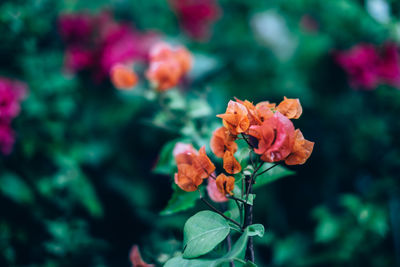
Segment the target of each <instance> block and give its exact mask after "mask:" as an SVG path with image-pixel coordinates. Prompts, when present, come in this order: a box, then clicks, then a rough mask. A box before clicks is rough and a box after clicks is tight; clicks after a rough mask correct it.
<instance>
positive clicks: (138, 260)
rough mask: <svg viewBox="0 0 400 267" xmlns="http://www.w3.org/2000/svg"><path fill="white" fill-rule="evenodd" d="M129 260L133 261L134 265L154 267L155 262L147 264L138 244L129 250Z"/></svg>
mask: <svg viewBox="0 0 400 267" xmlns="http://www.w3.org/2000/svg"><path fill="white" fill-rule="evenodd" d="M129 260H130V261H131V263H132V267H154V264H147V263H145V262H144V261H143V259H142V256H141V255H140V252H139V247H138V246H137V245H134V246H133V247H132V248H131V251H130V252H129Z"/></svg>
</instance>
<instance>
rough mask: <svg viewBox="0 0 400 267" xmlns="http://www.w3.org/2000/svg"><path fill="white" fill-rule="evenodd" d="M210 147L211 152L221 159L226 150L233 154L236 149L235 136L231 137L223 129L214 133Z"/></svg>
mask: <svg viewBox="0 0 400 267" xmlns="http://www.w3.org/2000/svg"><path fill="white" fill-rule="evenodd" d="M210 145H211V150H212V152H213V153H214V154H215V156H217V157H219V158H222V157H223V156H224V154H225V151H227V150H228V151H231V152H232V153H235V152H236V151H237V149H238V146H237V144H236V143H235V136H232V135H231V134H230V133H229V131H228V130H227V129H226V128H225V127H220V128H218V129H217V130H215V131H214V133H213V136H212V137H211V141H210Z"/></svg>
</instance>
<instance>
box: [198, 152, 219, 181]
mask: <svg viewBox="0 0 400 267" xmlns="http://www.w3.org/2000/svg"><path fill="white" fill-rule="evenodd" d="M194 165H195V167H196V168H197V170H198V173H199V175H200V178H203V179H205V178H208V177H209V176H210V175H211V173H213V172H214V171H215V165H214V164H213V163H212V162H211V160H210V159H209V158H208V156H207V154H206V148H205V147H204V146H203V147H202V148H200V150H199V154H198V156H196V157H195V158H194Z"/></svg>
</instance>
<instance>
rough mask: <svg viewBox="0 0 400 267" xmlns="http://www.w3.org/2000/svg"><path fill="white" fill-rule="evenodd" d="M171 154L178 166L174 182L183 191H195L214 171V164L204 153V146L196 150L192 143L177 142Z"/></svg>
mask: <svg viewBox="0 0 400 267" xmlns="http://www.w3.org/2000/svg"><path fill="white" fill-rule="evenodd" d="M173 155H174V157H175V161H176V164H177V166H178V172H177V173H176V174H175V183H176V184H177V185H178V186H179V187H180V188H182V189H183V190H185V191H188V192H191V191H195V190H196V189H197V187H198V186H199V185H200V184H201V183H202V182H203V179H205V178H208V177H209V176H210V175H211V174H212V173H213V172H214V171H215V166H214V164H213V163H212V162H211V160H210V159H209V158H208V157H207V155H206V150H205V147H202V148H201V149H200V150H199V152H197V151H196V150H195V149H194V148H193V147H192V145H189V144H184V143H177V144H176V145H175V148H174V151H173Z"/></svg>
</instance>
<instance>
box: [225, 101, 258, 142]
mask: <svg viewBox="0 0 400 267" xmlns="http://www.w3.org/2000/svg"><path fill="white" fill-rule="evenodd" d="M247 114H248V112H247V109H246V107H245V106H244V105H242V104H240V103H238V102H235V101H232V100H231V101H229V103H228V107H227V109H226V112H225V113H224V114H220V115H217V117H219V118H221V119H222V122H223V124H224V126H225V127H226V128H227V129H228V130H229V132H230V133H231V134H233V135H238V134H240V133H243V132H245V131H246V130H247V129H248V128H249V126H250V121H249V118H248V117H247Z"/></svg>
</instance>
